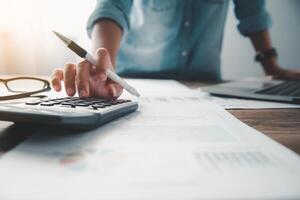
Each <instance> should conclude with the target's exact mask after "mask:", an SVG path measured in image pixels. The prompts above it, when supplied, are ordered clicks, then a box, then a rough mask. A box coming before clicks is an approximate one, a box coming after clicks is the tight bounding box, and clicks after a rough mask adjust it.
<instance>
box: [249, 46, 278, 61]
mask: <svg viewBox="0 0 300 200" xmlns="http://www.w3.org/2000/svg"><path fill="white" fill-rule="evenodd" d="M272 57H276V58H277V57H278V54H277V51H276V49H275V48H270V49H267V50H264V51H259V52H257V53H256V55H255V58H254V60H255V61H256V62H262V61H264V60H266V59H269V58H272Z"/></svg>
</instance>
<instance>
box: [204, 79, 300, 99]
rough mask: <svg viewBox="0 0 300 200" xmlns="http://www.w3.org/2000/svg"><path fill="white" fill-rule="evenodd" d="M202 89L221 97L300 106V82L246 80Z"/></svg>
mask: <svg viewBox="0 0 300 200" xmlns="http://www.w3.org/2000/svg"><path fill="white" fill-rule="evenodd" d="M201 89H202V91H205V92H208V93H210V94H211V95H215V96H221V97H235V98H245V99H256V100H265V101H275V102H285V103H293V104H300V81H283V80H261V79H245V80H238V81H232V82H228V83H221V84H217V85H212V86H207V87H203V88H201Z"/></svg>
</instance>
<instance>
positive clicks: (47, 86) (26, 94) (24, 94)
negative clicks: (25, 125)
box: [0, 76, 51, 101]
mask: <svg viewBox="0 0 300 200" xmlns="http://www.w3.org/2000/svg"><path fill="white" fill-rule="evenodd" d="M21 79H31V80H37V81H41V82H43V83H44V87H45V88H44V89H41V90H36V91H33V92H21V91H13V90H11V88H9V86H8V85H7V83H8V82H9V81H13V80H21ZM0 82H2V83H3V84H4V85H5V87H6V89H7V90H8V91H9V92H13V93H20V94H14V95H6V96H0V101H5V100H13V99H20V98H25V97H30V96H31V95H33V94H38V93H41V92H46V91H49V90H51V87H50V83H49V81H47V80H45V79H41V78H36V77H30V76H19V77H13V78H8V79H2V78H0Z"/></svg>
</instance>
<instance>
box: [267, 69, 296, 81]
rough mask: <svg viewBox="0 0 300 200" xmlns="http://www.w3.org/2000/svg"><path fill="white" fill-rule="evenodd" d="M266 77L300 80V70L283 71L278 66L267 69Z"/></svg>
mask: <svg viewBox="0 0 300 200" xmlns="http://www.w3.org/2000/svg"><path fill="white" fill-rule="evenodd" d="M268 75H271V76H272V77H274V78H276V79H284V80H300V70H289V69H283V68H282V67H279V66H276V67H272V68H271V69H269V70H268Z"/></svg>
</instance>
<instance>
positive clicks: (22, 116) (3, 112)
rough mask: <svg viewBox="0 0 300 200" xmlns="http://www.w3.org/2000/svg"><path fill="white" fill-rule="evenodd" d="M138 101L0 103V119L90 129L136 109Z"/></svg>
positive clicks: (70, 99) (94, 99) (88, 99)
mask: <svg viewBox="0 0 300 200" xmlns="http://www.w3.org/2000/svg"><path fill="white" fill-rule="evenodd" d="M137 108H138V102H135V101H132V100H128V99H106V98H99V97H85V98H80V97H64V98H47V99H39V100H33V101H29V102H26V103H7V104H0V120H4V121H12V122H15V123H28V124H30V123H31V124H45V125H55V126H65V127H72V128H82V129H92V128H95V127H98V126H101V125H103V124H105V123H107V122H109V121H112V120H114V119H117V118H119V117H122V116H124V115H126V114H129V113H131V112H134V111H136V110H137Z"/></svg>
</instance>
